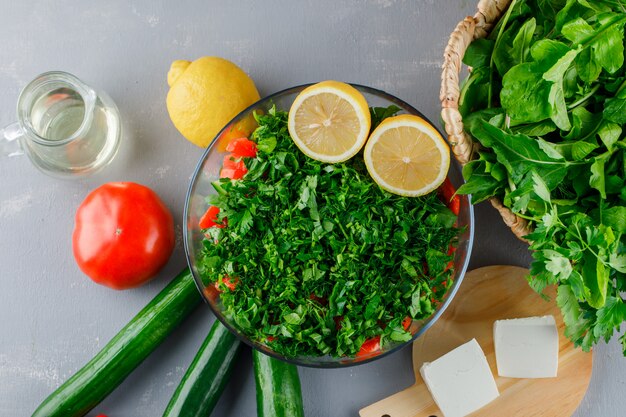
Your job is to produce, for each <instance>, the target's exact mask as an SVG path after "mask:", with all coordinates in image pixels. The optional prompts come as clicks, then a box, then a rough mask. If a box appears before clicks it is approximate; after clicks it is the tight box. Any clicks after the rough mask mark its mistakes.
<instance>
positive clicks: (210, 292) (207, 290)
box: [202, 285, 220, 302]
mask: <svg viewBox="0 0 626 417" xmlns="http://www.w3.org/2000/svg"><path fill="white" fill-rule="evenodd" d="M202 292H203V293H204V296H205V297H206V298H207V299H208V300H209V301H212V302H215V301H216V300H217V297H219V295H220V291H219V290H218V289H217V288H216V287H215V285H209V286H207V287H204V290H203V291H202Z"/></svg>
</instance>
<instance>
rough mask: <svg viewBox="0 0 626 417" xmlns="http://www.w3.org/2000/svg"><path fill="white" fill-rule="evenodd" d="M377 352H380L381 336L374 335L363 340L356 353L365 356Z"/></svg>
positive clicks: (360, 356)
mask: <svg viewBox="0 0 626 417" xmlns="http://www.w3.org/2000/svg"><path fill="white" fill-rule="evenodd" d="M376 352H380V336H375V337H372V338H370V339H367V340H366V341H365V342H363V344H362V345H361V349H359V351H358V352H357V354H356V357H357V358H363V357H367V356H373V354H375V353H376Z"/></svg>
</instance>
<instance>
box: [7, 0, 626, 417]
mask: <svg viewBox="0 0 626 417" xmlns="http://www.w3.org/2000/svg"><path fill="white" fill-rule="evenodd" d="M474 8H475V1H474V0H439V1H437V0H415V1H394V0H369V1H356V0H352V1H332V0H323V1H319V0H306V1H286V0H285V1H275V0H272V1H262V2H261V1H258V2H252V1H228V2H227V1H179V2H165V1H155V2H152V1H143V2H126V1H121V0H117V1H106V2H103V1H92V0H90V1H80V2H72V1H54V2H53V1H34V0H22V1H19V2H18V1H10V0H2V1H0V45H1V46H0V125H3V124H8V123H10V122H12V121H13V119H14V106H15V102H16V99H17V95H18V93H19V91H20V89H21V88H22V87H23V86H24V85H25V84H26V83H27V82H28V81H29V80H30V79H31V78H33V77H34V76H35V75H37V74H38V73H41V72H44V71H48V70H55V69H59V70H65V71H69V72H72V73H74V74H76V75H78V76H79V77H81V78H83V79H84V80H85V81H86V82H88V83H91V84H92V85H94V86H97V87H100V88H102V89H103V90H105V91H107V92H108V93H109V94H110V95H111V97H112V98H113V99H114V100H115V101H116V102H117V104H118V106H119V108H120V111H121V114H122V117H123V121H124V128H125V134H124V138H123V145H122V148H121V152H120V154H119V156H118V158H117V159H116V160H115V161H114V163H113V165H112V166H110V167H109V168H108V169H107V170H105V171H104V172H103V173H101V174H99V175H98V176H96V177H92V178H89V179H82V180H76V181H72V182H68V181H59V180H55V179H51V178H48V177H46V176H44V175H43V174H40V173H39V172H38V171H36V170H35V169H34V168H33V167H31V166H30V165H29V163H28V161H27V160H26V159H25V158H11V159H6V158H5V159H2V160H0V181H1V186H0V265H1V268H0V271H1V272H0V417H21V416H28V415H30V413H31V412H32V411H33V410H34V409H35V407H36V406H37V405H38V404H39V402H40V401H41V400H43V398H45V397H46V396H47V395H48V394H49V393H50V392H51V391H52V390H53V389H55V388H56V387H57V386H58V385H59V384H61V383H62V382H63V381H64V380H65V379H66V378H67V377H69V376H70V375H71V374H72V373H73V372H75V371H76V370H77V369H79V368H80V367H81V366H82V365H83V364H84V363H85V362H86V361H87V360H88V359H89V358H91V357H92V356H93V355H94V354H95V353H96V352H97V351H98V350H99V349H100V348H101V347H102V346H103V345H104V344H105V343H106V342H107V341H108V340H109V339H110V338H111V337H112V336H113V335H114V334H115V333H116V332H117V331H118V330H119V329H120V328H121V327H122V326H123V325H124V324H125V323H126V322H127V321H128V320H129V319H130V318H131V317H133V316H134V314H135V313H136V312H137V311H139V310H140V309H141V307H142V306H144V305H145V304H146V303H147V302H148V301H149V300H150V299H151V298H152V297H153V296H154V295H155V294H156V293H157V292H158V291H159V290H160V289H161V288H162V287H163V286H164V285H165V284H166V282H167V281H168V280H169V279H170V278H171V277H172V276H173V275H174V274H175V273H177V272H178V271H179V270H180V269H181V268H183V266H184V265H185V260H184V255H183V249H182V245H181V239H180V232H181V219H182V214H183V202H184V197H185V193H186V190H187V186H188V181H189V179H190V176H191V174H192V172H193V168H194V167H195V165H196V162H197V160H198V158H199V157H200V156H201V154H202V151H201V150H200V149H199V148H196V147H194V146H193V145H191V144H189V143H188V142H187V141H185V140H184V139H182V138H181V137H180V135H179V134H178V132H177V131H176V130H175V129H174V127H173V126H172V124H171V122H170V121H169V118H168V115H167V112H166V108H165V95H166V93H167V84H166V73H167V70H168V68H169V64H170V62H171V61H172V60H175V59H195V58H197V57H200V56H203V55H218V56H222V57H225V58H227V59H231V60H232V61H234V62H236V63H237V64H239V65H240V66H241V67H243V68H244V69H245V70H246V71H247V72H248V73H249V74H250V75H251V76H252V77H253V78H254V80H255V81H256V83H257V86H258V88H259V90H260V92H261V94H262V95H266V94H269V93H271V92H274V91H277V90H280V89H283V88H286V87H289V86H292V85H297V84H301V83H305V82H312V81H319V80H323V79H340V80H345V81H350V82H356V83H360V84H366V85H371V86H373V87H377V88H380V89H383V90H386V91H388V92H390V93H392V94H395V95H398V96H399V97H401V98H403V99H404V100H406V101H408V102H409V103H411V104H413V105H414V106H415V107H417V108H418V109H420V110H421V111H422V112H423V113H425V114H426V115H427V116H429V117H430V118H431V119H433V120H435V121H438V120H439V117H438V111H439V107H438V93H439V75H440V65H441V57H442V52H443V48H444V46H445V45H446V42H447V39H448V35H449V33H450V32H451V30H452V29H453V28H454V26H455V25H456V23H457V22H458V21H459V20H460V19H462V18H463V17H465V16H466V15H468V14H472V13H473V10H474ZM116 180H126V181H136V182H140V183H143V184H146V185H148V186H150V187H152V188H153V189H154V190H155V191H157V193H158V194H160V195H161V197H162V198H163V200H164V201H165V202H166V204H167V205H168V206H169V207H170V208H171V210H172V212H173V214H174V216H175V218H176V226H177V233H178V235H179V236H178V244H177V247H176V250H175V252H174V255H173V256H172V258H171V260H170V261H169V264H168V265H167V267H166V268H165V269H164V270H163V271H162V273H161V274H160V275H159V276H158V278H157V279H155V280H154V281H153V282H151V283H150V284H148V285H146V286H144V287H142V288H139V289H135V290H131V291H125V292H115V291H112V290H109V289H107V288H105V287H101V286H98V285H95V284H93V283H92V282H91V281H90V280H89V279H88V278H86V277H85V276H83V275H82V274H81V273H80V271H79V270H78V268H77V266H76V265H75V263H74V259H73V257H72V251H71V232H72V227H73V215H74V211H75V209H76V207H77V206H78V205H79V204H80V202H81V201H82V199H83V198H84V197H85V195H86V194H87V193H88V192H89V191H90V190H92V189H93V188H95V187H96V186H98V185H100V184H101V183H103V182H107V181H116ZM476 220H477V221H476V228H477V232H476V241H475V244H474V253H473V257H472V263H471V267H473V268H475V267H479V266H483V265H490V264H513V265H521V266H527V265H528V263H529V260H530V257H529V255H528V251H527V249H526V248H525V247H524V245H522V244H521V243H520V242H518V241H516V240H515V239H514V238H513V237H512V235H511V234H510V233H509V232H508V231H507V229H506V228H505V227H504V226H503V225H502V223H501V221H500V220H499V218H498V215H497V214H496V212H495V211H494V210H493V209H491V208H490V207H487V206H484V205H481V206H479V207H477V210H476ZM212 321H213V317H212V315H211V313H210V312H209V310H208V308H207V307H206V306H202V307H201V308H200V309H198V311H196V312H195V313H194V314H193V315H192V316H191V317H190V318H189V319H188V320H187V321H186V322H185V324H184V325H183V326H182V327H181V328H179V329H178V330H177V331H176V332H175V333H174V334H172V335H171V337H170V338H169V339H168V340H167V341H166V342H165V343H164V344H163V345H162V346H161V347H160V348H159V349H158V350H157V351H156V352H155V353H154V354H153V355H152V356H151V357H150V358H149V359H148V360H146V361H145V362H144V363H143V364H142V365H141V367H140V368H139V369H137V370H136V371H135V372H134V373H133V374H132V375H131V376H130V377H129V378H128V379H127V380H126V381H125V382H124V384H123V385H122V386H121V387H120V388H119V389H117V390H116V391H115V392H114V393H113V394H112V395H111V396H109V398H107V399H106V400H105V401H104V402H103V403H102V404H101V405H100V406H98V407H97V409H96V410H94V411H97V413H100V412H102V413H106V414H108V415H109V417H155V416H159V415H161V413H162V411H163V409H164V408H165V405H166V404H167V402H168V400H169V398H170V396H171V394H172V392H173V390H174V389H175V387H176V385H177V384H178V382H179V380H180V378H181V377H182V375H183V374H184V371H185V369H186V367H187V366H188V365H189V363H190V361H191V359H192V357H193V356H194V354H195V352H196V350H197V348H198V347H199V345H200V343H201V341H202V339H203V338H204V337H205V335H206V333H207V331H208V329H209V328H210V325H211V323H212ZM625 373H626V360H625V359H624V358H622V355H621V351H620V347H619V346H618V343H617V341H616V340H614V341H613V342H611V343H610V344H608V345H601V346H599V347H598V348H597V349H596V352H595V363H594V371H593V378H592V382H591V386H590V389H589V392H588V393H587V396H586V398H585V399H584V401H583V403H582V405H581V407H580V409H579V411H578V412H577V414H576V415H577V416H602V417H618V416H624V415H625V414H626V412H624V410H625V409H626V395H624V394H625V392H626V389H625V388H626V387H625V385H624V381H625V377H624V375H625ZM300 375H301V379H302V388H303V394H304V402H305V409H306V414H307V416H310V417H316V416H320V417H327V416H331V417H348V416H356V415H357V412H358V410H359V409H360V408H361V407H363V406H366V405H368V404H370V403H372V402H375V401H377V400H379V399H381V398H383V397H386V396H388V395H390V394H393V393H395V392H397V391H399V390H402V389H404V388H405V387H407V386H409V385H411V384H412V383H413V375H412V372H411V365H410V352H409V349H405V350H403V351H401V352H399V353H397V354H395V355H393V356H392V357H388V358H384V359H382V360H380V361H377V362H374V363H371V364H366V365H363V366H358V367H353V368H348V369H343V370H316V369H305V368H302V369H300ZM97 413H96V412H94V413H92V414H90V415H92V416H93V415H96V414H97ZM214 415H215V416H253V415H255V402H254V379H253V375H252V371H251V361H250V358H249V352H248V351H246V352H245V354H244V355H243V356H242V359H241V363H240V364H239V365H238V367H237V369H236V373H235V375H234V377H233V379H232V381H231V382H230V384H229V386H228V388H227V390H226V392H225V393H224V395H223V397H222V399H221V400H220V402H219V404H218V407H217V409H216V410H215V412H214Z"/></svg>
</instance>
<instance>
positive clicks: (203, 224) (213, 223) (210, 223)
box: [198, 206, 227, 229]
mask: <svg viewBox="0 0 626 417" xmlns="http://www.w3.org/2000/svg"><path fill="white" fill-rule="evenodd" d="M219 212H220V209H219V207H215V206H210V207H209V208H208V209H207V211H206V212H205V213H204V214H203V215H202V218H201V219H200V221H199V222H198V226H200V228H201V229H208V228H209V227H218V228H223V227H226V224H227V223H226V219H224V220H223V222H222V223H217V215H218V214H219Z"/></svg>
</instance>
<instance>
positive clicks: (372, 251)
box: [199, 109, 459, 357]
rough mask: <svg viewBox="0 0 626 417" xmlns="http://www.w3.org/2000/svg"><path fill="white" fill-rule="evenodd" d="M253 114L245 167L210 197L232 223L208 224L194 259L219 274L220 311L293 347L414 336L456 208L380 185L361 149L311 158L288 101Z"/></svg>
mask: <svg viewBox="0 0 626 417" xmlns="http://www.w3.org/2000/svg"><path fill="white" fill-rule="evenodd" d="M387 113H390V112H385V111H383V109H377V110H373V116H381V115H382V116H383V117H384V116H385V115H388V114H387ZM391 113H392V112H391ZM256 118H257V121H258V123H259V127H258V129H257V130H256V131H255V132H254V134H253V135H252V140H254V141H255V142H256V143H257V148H258V153H257V157H256V158H247V159H245V164H246V166H247V168H248V173H247V174H246V175H245V176H244V177H243V178H242V179H241V180H237V181H230V180H228V179H221V180H219V181H217V182H215V183H214V187H215V189H216V190H217V194H216V195H212V196H209V197H208V201H209V203H210V204H212V205H215V206H217V207H219V208H220V218H221V219H224V218H226V219H227V220H226V222H227V226H226V227H225V228H212V229H209V230H208V233H209V238H208V239H206V240H205V242H204V251H203V255H202V258H201V260H200V262H199V264H200V270H201V273H202V275H203V276H204V278H205V280H206V282H207V283H208V282H214V281H216V280H217V283H218V284H217V285H218V288H219V289H220V291H221V292H222V294H221V301H222V303H223V306H224V312H225V314H226V315H227V316H228V317H229V318H230V319H232V320H233V321H234V322H235V323H236V325H237V327H238V328H239V329H241V330H242V331H243V332H244V333H245V334H246V335H247V336H249V337H250V338H252V339H253V340H256V341H260V342H263V343H266V344H267V345H269V346H271V348H272V349H274V350H275V351H276V352H278V353H280V354H283V355H285V356H288V357H294V356H297V355H305V356H320V355H332V356H338V357H340V356H346V355H348V356H351V355H354V354H356V353H357V352H358V351H359V348H360V347H361V345H362V344H363V342H365V341H366V340H367V339H369V338H372V337H375V336H380V337H381V344H382V345H384V344H385V343H387V342H389V341H396V342H399V341H407V340H410V338H411V333H410V332H408V331H407V330H405V329H404V328H403V326H402V322H403V320H404V319H405V318H406V317H411V318H413V319H423V318H426V317H428V316H430V315H431V314H432V313H433V311H434V308H435V306H436V305H437V303H438V302H439V301H440V300H441V299H442V297H443V296H444V294H445V293H446V290H447V289H448V288H449V286H450V284H451V282H452V277H453V275H454V270H453V268H449V265H448V264H449V263H450V261H451V260H452V259H453V256H452V255H451V254H450V252H449V248H450V247H451V245H454V242H455V239H456V236H457V235H458V232H459V229H458V228H457V227H456V226H455V222H456V219H457V217H456V215H454V214H453V213H452V212H451V211H450V210H449V209H448V208H447V207H446V205H445V204H444V203H443V202H442V201H441V200H440V198H439V197H438V196H437V195H436V193H432V194H430V195H427V196H424V197H418V198H406V197H400V196H396V195H393V194H390V193H388V192H386V191H384V190H382V189H381V188H380V187H378V185H376V184H375V183H374V182H373V181H372V180H371V178H370V177H369V175H368V174H367V170H366V169H365V164H364V162H363V159H362V158H361V157H359V156H357V157H354V158H352V159H351V160H349V161H347V162H344V163H339V164H334V165H329V164H325V163H322V162H318V161H315V160H313V159H310V158H308V157H307V156H305V155H304V154H302V153H301V152H300V150H299V149H298V148H297V147H296V146H295V144H294V143H293V141H292V140H291V138H290V136H289V132H288V130H287V113H286V112H282V111H276V109H272V110H271V111H270V112H269V113H268V114H267V115H263V116H259V115H257V116H256ZM225 277H228V280H229V281H230V282H232V281H233V280H234V281H235V282H236V286H234V288H229V286H228V285H226V284H225V283H224V279H225ZM231 287H233V286H232V285H231Z"/></svg>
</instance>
